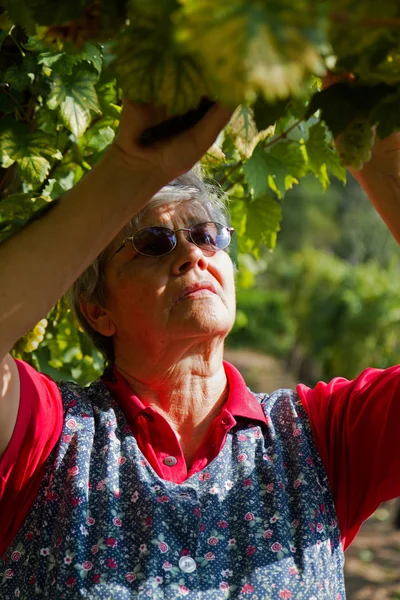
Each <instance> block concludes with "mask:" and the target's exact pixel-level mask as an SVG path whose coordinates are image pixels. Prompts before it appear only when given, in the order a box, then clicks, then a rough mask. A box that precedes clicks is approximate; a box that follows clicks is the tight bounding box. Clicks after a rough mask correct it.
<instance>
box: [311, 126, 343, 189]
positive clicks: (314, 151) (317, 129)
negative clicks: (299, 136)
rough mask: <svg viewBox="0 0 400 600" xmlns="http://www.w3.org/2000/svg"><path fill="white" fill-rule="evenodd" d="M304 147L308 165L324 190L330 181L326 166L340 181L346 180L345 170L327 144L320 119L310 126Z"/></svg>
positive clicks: (324, 130) (325, 133) (325, 132)
mask: <svg viewBox="0 0 400 600" xmlns="http://www.w3.org/2000/svg"><path fill="white" fill-rule="evenodd" d="M305 148H306V152H307V157H308V164H309V167H310V169H311V171H312V172H313V173H314V175H315V177H316V178H317V179H318V180H319V181H320V183H321V185H322V187H323V188H324V190H326V189H327V187H328V186H329V183H330V179H329V174H328V168H330V169H331V170H332V172H333V173H334V175H335V176H336V177H337V178H338V179H340V181H343V182H345V181H346V170H345V168H344V167H342V166H341V165H340V164H339V160H338V157H337V155H336V154H335V152H334V151H333V150H332V149H331V148H329V146H328V142H327V131H326V127H325V125H324V124H323V123H322V121H319V122H318V123H315V124H314V125H312V126H311V127H310V129H309V137H308V140H307V142H306V144H305Z"/></svg>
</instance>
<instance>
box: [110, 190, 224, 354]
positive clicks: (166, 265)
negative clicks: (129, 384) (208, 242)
mask: <svg viewBox="0 0 400 600" xmlns="http://www.w3.org/2000/svg"><path fill="white" fill-rule="evenodd" d="M208 220H210V218H209V216H208V214H207V213H206V211H205V210H204V209H203V208H202V207H201V206H198V205H196V204H193V203H191V202H189V201H184V202H172V203H169V204H163V205H161V206H158V207H155V208H154V209H151V210H149V212H148V213H147V214H146V215H145V217H144V218H143V221H142V223H141V228H143V227H148V226H150V225H161V226H164V227H168V228H170V229H174V230H175V229H179V228H182V227H190V226H191V225H193V224H195V223H200V222H204V221H208ZM176 235H177V240H178V243H177V246H176V247H175V249H174V250H173V251H172V252H171V253H170V254H167V255H165V256H161V257H158V258H157V257H147V256H142V255H141V254H138V253H137V252H135V250H134V249H133V247H132V244H131V243H130V242H127V243H126V244H125V246H124V248H123V249H122V250H121V251H120V252H118V253H117V254H116V255H115V256H114V257H113V258H112V259H111V260H110V261H109V263H108V264H107V267H106V273H105V276H106V309H107V312H108V316H109V319H110V321H111V322H112V324H113V328H112V330H113V336H114V338H113V339H114V347H115V352H116V355H118V354H120V353H121V352H122V353H123V352H124V348H127V349H128V348H131V347H132V344H134V347H135V348H136V349H139V351H140V349H141V348H143V350H144V349H146V348H147V349H156V348H157V346H159V347H160V349H161V350H163V349H164V350H165V349H168V347H171V348H172V346H173V344H174V342H178V343H180V342H183V340H185V339H186V340H188V342H189V345H191V344H192V343H194V344H196V343H197V342H200V343H201V342H202V341H206V339H207V338H209V339H212V338H216V339H217V338H224V337H225V336H226V335H227V334H228V333H229V331H230V330H231V328H232V326H233V323H234V319H235V285H234V274H233V266H232V262H231V259H230V257H229V256H228V254H227V253H226V252H224V251H222V250H220V251H217V252H208V251H204V250H202V249H201V248H199V247H198V246H196V245H195V244H193V243H192V242H190V241H188V239H187V236H188V232H185V231H181V232H178V233H177V234H176ZM120 242H121V240H120V239H118V240H116V243H115V248H117V247H118V243H120ZM191 286H194V287H196V286H198V289H193V287H191ZM125 351H126V350H125Z"/></svg>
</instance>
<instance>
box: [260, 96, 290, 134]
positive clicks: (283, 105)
mask: <svg viewBox="0 0 400 600" xmlns="http://www.w3.org/2000/svg"><path fill="white" fill-rule="evenodd" d="M288 104H289V103H288V100H277V101H276V102H267V101H266V100H265V98H263V97H262V96H258V97H257V100H256V102H255V103H254V105H253V115H254V121H255V124H256V126H257V129H258V131H262V130H264V129H267V128H268V127H270V126H271V125H274V124H275V123H276V122H277V121H278V120H279V119H281V118H282V117H283V116H284V115H285V114H286V112H287V109H288Z"/></svg>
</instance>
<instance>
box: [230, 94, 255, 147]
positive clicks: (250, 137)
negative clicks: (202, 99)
mask: <svg viewBox="0 0 400 600" xmlns="http://www.w3.org/2000/svg"><path fill="white" fill-rule="evenodd" d="M226 133H227V134H228V135H231V136H232V137H233V139H234V140H235V145H236V148H237V149H238V150H239V152H240V153H241V155H242V156H244V157H246V158H249V157H250V156H251V154H252V152H253V150H254V147H255V145H256V143H257V135H258V132H257V128H256V126H255V123H254V119H253V113H252V110H251V109H250V108H249V107H248V106H247V105H246V104H242V105H241V106H239V107H238V108H237V109H236V110H235V112H234V113H233V115H232V118H231V120H230V121H229V123H228V126H227V127H226Z"/></svg>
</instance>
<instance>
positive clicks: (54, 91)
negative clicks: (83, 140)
mask: <svg viewBox="0 0 400 600" xmlns="http://www.w3.org/2000/svg"><path fill="white" fill-rule="evenodd" d="M97 79H98V77H97V75H96V74H95V73H93V72H92V71H88V70H83V69H78V70H77V71H74V72H73V73H72V74H71V75H66V74H63V75H61V74H55V75H54V78H53V81H52V84H51V90H50V94H49V97H48V99H47V106H48V107H49V108H50V109H51V110H55V109H56V108H58V109H59V111H60V115H61V118H62V120H63V121H64V123H65V125H66V127H67V128H68V129H69V130H70V131H71V132H72V133H73V134H74V135H75V136H76V137H80V136H81V135H82V134H83V133H84V132H85V131H86V129H87V128H88V126H89V125H90V122H91V119H92V116H91V111H93V112H97V113H99V112H100V106H99V101H98V98H97V93H96V90H95V88H94V85H95V83H96V81H97Z"/></svg>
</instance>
